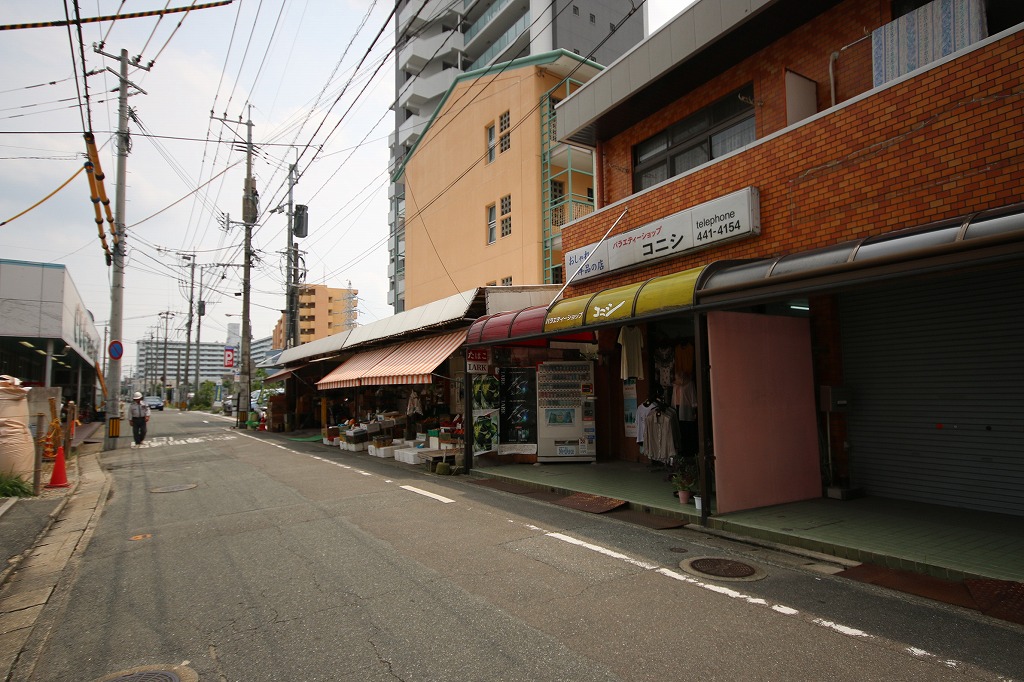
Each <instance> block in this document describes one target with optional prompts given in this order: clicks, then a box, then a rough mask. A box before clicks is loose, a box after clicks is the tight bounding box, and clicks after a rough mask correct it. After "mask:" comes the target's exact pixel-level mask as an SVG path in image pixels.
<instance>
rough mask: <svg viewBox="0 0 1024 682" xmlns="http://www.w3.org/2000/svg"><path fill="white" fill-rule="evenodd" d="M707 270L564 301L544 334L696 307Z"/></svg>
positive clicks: (550, 313) (553, 308)
mask: <svg viewBox="0 0 1024 682" xmlns="http://www.w3.org/2000/svg"><path fill="white" fill-rule="evenodd" d="M704 268H705V266H701V267H699V268H693V269H690V270H684V271H682V272H676V273H673V274H671V275H663V276H661V277H654V278H652V279H649V280H646V281H644V282H640V283H638V284H629V285H626V286H621V287H614V288H612V289H602V290H601V291H598V292H597V293H596V294H588V295H586V296H575V297H573V298H566V299H563V300H561V301H558V302H557V303H555V304H554V305H553V306H551V309H550V310H549V311H548V314H547V317H546V318H545V320H544V331H545V332H552V331H561V330H565V329H576V328H579V327H591V326H596V325H604V324H607V323H614V322H616V321H628V320H631V319H634V318H643V317H651V316H654V315H659V314H662V313H668V312H672V311H673V310H684V309H686V308H689V307H691V306H692V305H693V295H694V291H695V289H696V286H697V279H698V278H699V277H700V274H701V273H702V272H703V271H704Z"/></svg>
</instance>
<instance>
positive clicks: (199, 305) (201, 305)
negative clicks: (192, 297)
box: [195, 266, 206, 397]
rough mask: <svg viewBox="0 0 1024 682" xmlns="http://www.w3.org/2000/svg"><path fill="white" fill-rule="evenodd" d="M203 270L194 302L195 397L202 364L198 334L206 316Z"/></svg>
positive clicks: (197, 394)
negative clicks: (196, 318) (197, 297)
mask: <svg viewBox="0 0 1024 682" xmlns="http://www.w3.org/2000/svg"><path fill="white" fill-rule="evenodd" d="M203 270H204V268H203V267H202V266H200V267H199V299H198V300H197V301H196V317H198V318H199V319H198V320H196V384H195V386H196V388H195V394H196V397H198V396H199V367H200V365H201V364H202V357H203V346H202V344H201V343H200V342H199V334H200V332H201V331H202V330H203V315H205V314H206V301H204V300H203Z"/></svg>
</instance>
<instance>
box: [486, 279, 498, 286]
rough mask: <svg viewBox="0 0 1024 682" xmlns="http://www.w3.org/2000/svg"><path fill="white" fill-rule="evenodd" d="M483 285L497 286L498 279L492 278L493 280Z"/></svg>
mask: <svg viewBox="0 0 1024 682" xmlns="http://www.w3.org/2000/svg"><path fill="white" fill-rule="evenodd" d="M484 286H485V287H496V286H498V280H494V281H493V282H488V283H487V284H485V285H484Z"/></svg>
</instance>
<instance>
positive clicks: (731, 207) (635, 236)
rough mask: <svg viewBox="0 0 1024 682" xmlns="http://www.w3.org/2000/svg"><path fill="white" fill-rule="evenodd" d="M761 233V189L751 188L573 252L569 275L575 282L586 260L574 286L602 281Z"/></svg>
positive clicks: (567, 265)
mask: <svg viewBox="0 0 1024 682" xmlns="http://www.w3.org/2000/svg"><path fill="white" fill-rule="evenodd" d="M759 234H761V198H760V194H759V193H758V191H757V188H756V187H747V188H745V189H741V190H739V191H738V192H733V193H732V194H727V195H726V196H724V197H719V198H718V199H714V200H712V201H708V202H706V203H703V204H698V205H697V206H694V207H693V208H688V209H686V210H685V211H680V212H679V213H673V214H672V215H670V216H666V217H664V218H662V219H661V220H658V221H656V222H653V223H648V224H647V225H644V226H642V227H638V228H636V229H634V230H630V231H629V232H624V233H622V234H618V235H613V236H611V237H609V238H608V239H607V240H606V241H604V242H601V243H600V244H588V245H587V246H584V247H581V248H578V249H573V250H572V251H569V252H568V253H566V254H565V272H566V274H567V276H570V277H571V276H572V274H573V273H574V272H576V270H577V269H579V267H580V264H581V263H583V262H584V261H586V264H585V265H583V269H582V270H580V274H578V275H576V279H575V280H573V281H578V280H582V279H588V278H591V277H599V276H601V275H606V274H608V273H609V272H612V271H614V270H619V269H621V268H628V267H631V266H634V265H640V264H644V263H648V262H651V261H657V260H661V259H662V258H668V257H670V256H678V255H679V254H681V253H685V252H688V251H696V250H698V249H705V248H708V247H710V246H715V245H716V244H719V243H721V242H724V241H729V240H733V239H737V238H743V237H751V236H756V235H759ZM588 256H589V259H588V258H587V257H588Z"/></svg>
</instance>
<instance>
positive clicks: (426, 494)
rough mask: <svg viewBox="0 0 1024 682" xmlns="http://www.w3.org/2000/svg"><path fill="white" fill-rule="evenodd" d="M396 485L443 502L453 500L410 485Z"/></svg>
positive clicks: (447, 502) (446, 502)
mask: <svg viewBox="0 0 1024 682" xmlns="http://www.w3.org/2000/svg"><path fill="white" fill-rule="evenodd" d="M398 487H399V488H402V489H403V490H408V491H409V492H412V493H416V494H417V495H425V496H427V497H432V498H434V499H435V500H439V501H441V502H444V503H445V504H449V503H451V502H454V501H455V500H449V499H448V498H447V497H442V496H441V495H437V494H435V493H431V492H427V491H426V490H420V489H419V488H414V487H412V486H411V485H400V486H398Z"/></svg>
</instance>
